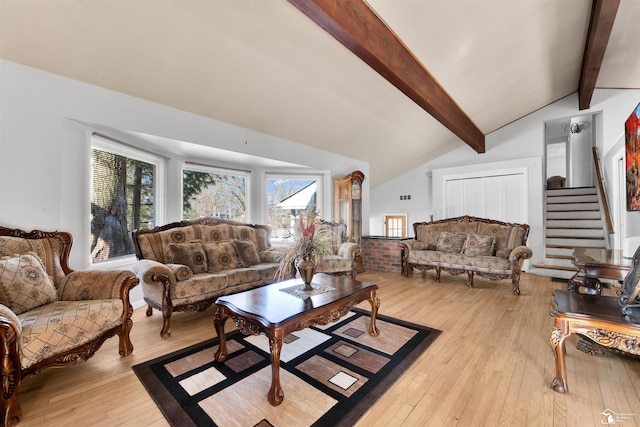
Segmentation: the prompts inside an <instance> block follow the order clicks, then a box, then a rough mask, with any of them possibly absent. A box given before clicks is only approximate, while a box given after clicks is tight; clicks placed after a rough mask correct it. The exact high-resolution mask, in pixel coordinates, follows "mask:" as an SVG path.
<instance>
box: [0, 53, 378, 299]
mask: <svg viewBox="0 0 640 427" xmlns="http://www.w3.org/2000/svg"><path fill="white" fill-rule="evenodd" d="M0 93H1V95H2V96H1V98H0V120H1V126H0V224H2V225H3V226H6V227H12V228H22V229H26V230H31V229H33V228H39V229H42V230H47V231H49V230H64V231H69V232H70V233H71V234H72V235H73V237H74V245H73V248H72V252H71V259H70V264H71V267H72V268H74V269H86V268H89V261H88V255H89V251H90V247H89V226H88V225H89V179H88V178H89V158H90V157H89V150H90V146H89V138H88V136H89V134H90V132H89V131H90V126H86V124H91V123H94V124H99V126H96V129H104V128H109V129H121V130H126V131H134V132H141V133H145V134H149V135H155V136H160V137H163V138H170V139H174V140H178V141H187V142H191V143H196V144H201V145H204V146H211V147H217V148H221V149H225V150H230V151H236V152H240V153H246V154H251V155H255V156H260V157H267V158H271V159H276V160H280V161H285V162H290V163H295V164H304V165H305V166H307V167H308V168H309V170H315V171H324V170H326V171H329V174H330V177H329V178H328V179H327V180H326V181H327V184H328V185H327V187H328V188H325V191H324V193H325V198H326V200H325V206H329V207H330V206H331V205H332V195H333V188H332V182H331V180H330V178H335V177H341V176H343V175H346V174H347V173H350V172H352V171H354V170H361V171H362V172H363V173H364V174H365V177H366V176H367V175H368V174H369V165H368V163H366V162H362V161H359V160H357V159H351V158H347V157H343V156H338V155H335V154H332V153H328V152H325V151H322V150H318V149H314V148H311V147H307V146H304V145H301V144H297V143H295V142H291V141H287V140H284V139H281V138H276V137H273V136H269V135H265V134H261V133H258V132H254V131H251V130H248V129H244V128H240V127H238V126H233V125H229V124H226V123H223V122H219V121H216V120H211V119H208V118H205V117H202V116H198V115H195V114H191V113H187V112H184V111H180V110H176V109H173V108H169V107H166V106H163V105H159V104H155V103H152V102H148V101H144V100H142V99H138V98H134V97H131V96H128V95H124V94H121V93H117V92H113V91H109V90H106V89H103V88H100V87H97V86H92V85H88V84H85V83H81V82H79V81H75V80H71V79H67V78H64V77H60V76H57V75H54V74H51V73H46V72H43V71H40V70H36V69H33V68H29V67H25V66H22V65H19V64H16V63H13V62H9V61H4V60H2V61H0ZM79 123H82V124H84V125H81V124H79ZM183 160H184V159H172V160H171V161H170V162H169V166H168V170H169V172H174V173H176V174H177V176H179V172H180V165H181V164H182V161H183ZM214 165H215V166H218V164H215V163H214ZM240 166H241V165H240ZM245 168H246V167H245ZM267 171H268V170H265V169H256V170H254V171H252V185H253V186H254V187H253V188H254V189H256V190H258V191H259V190H260V188H261V184H260V180H261V179H262V175H263V174H264V173H265V172H267ZM167 198H168V201H169V205H170V206H169V210H168V212H167V216H166V218H165V219H166V221H167V222H169V221H175V220H179V219H181V218H180V212H181V206H182V201H181V194H180V187H179V183H178V181H174V182H170V183H169V185H168V187H167ZM369 200H370V192H369V184H368V181H367V180H366V178H365V182H364V184H363V229H364V233H365V234H368V232H369V230H368V224H369V220H368V215H369ZM251 210H252V215H251V218H252V220H253V221H254V222H259V221H260V220H261V206H260V201H259V199H257V201H256V200H254V201H253V203H252V207H251ZM329 212H331V216H332V211H331V209H329ZM135 290H138V291H139V289H135ZM132 299H133V296H132Z"/></svg>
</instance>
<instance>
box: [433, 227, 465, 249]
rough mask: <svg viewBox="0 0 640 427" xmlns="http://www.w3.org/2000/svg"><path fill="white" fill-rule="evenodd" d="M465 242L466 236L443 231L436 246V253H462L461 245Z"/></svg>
mask: <svg viewBox="0 0 640 427" xmlns="http://www.w3.org/2000/svg"><path fill="white" fill-rule="evenodd" d="M465 240H467V235H466V234H459V233H450V232H448V231H443V232H442V233H441V234H440V238H439V239H438V243H437V244H436V251H438V252H447V253H458V254H459V253H460V252H461V251H462V245H464V242H465Z"/></svg>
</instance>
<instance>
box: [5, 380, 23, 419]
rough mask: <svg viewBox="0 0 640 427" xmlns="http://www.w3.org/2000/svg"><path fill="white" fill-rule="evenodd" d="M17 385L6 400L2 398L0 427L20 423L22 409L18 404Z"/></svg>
mask: <svg viewBox="0 0 640 427" xmlns="http://www.w3.org/2000/svg"><path fill="white" fill-rule="evenodd" d="M18 385H19V384H16V386H15V388H14V390H13V393H12V394H11V395H10V396H9V398H8V399H5V398H4V397H3V398H2V403H1V405H2V408H1V410H2V414H1V415H0V416H1V417H2V419H1V420H0V421H1V422H0V425H2V426H3V427H7V426H15V425H16V424H18V423H19V422H20V418H22V409H21V408H20V403H19V402H18Z"/></svg>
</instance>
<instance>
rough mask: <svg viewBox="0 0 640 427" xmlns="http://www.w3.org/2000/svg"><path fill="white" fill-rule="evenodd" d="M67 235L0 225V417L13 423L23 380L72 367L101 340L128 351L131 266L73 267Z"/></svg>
mask: <svg viewBox="0 0 640 427" xmlns="http://www.w3.org/2000/svg"><path fill="white" fill-rule="evenodd" d="M72 242H73V240H72V237H71V235H70V234H69V233H64V232H44V231H39V230H34V231H31V232H26V231H22V230H18V229H10V228H5V227H0V375H1V384H0V392H1V393H2V399H1V400H0V411H1V413H0V422H1V424H2V425H4V426H7V425H14V424H15V423H17V422H18V421H19V420H20V417H21V416H22V410H21V408H20V404H19V402H18V392H19V386H20V382H21V380H22V379H23V378H26V377H28V376H30V375H35V374H37V373H39V372H40V371H42V370H43V369H45V368H48V367H53V366H64V365H74V364H79V363H81V362H84V361H86V360H87V359H89V358H90V357H92V356H93V355H94V353H95V352H96V350H98V349H99V348H100V346H102V344H103V343H104V341H105V340H106V339H107V338H109V337H112V336H114V335H116V334H117V335H118V336H119V338H120V346H119V351H120V355H121V356H128V355H129V354H131V352H132V351H133V345H132V344H131V340H130V338H129V333H130V331H131V326H132V321H131V314H132V313H133V309H132V307H131V304H130V302H129V291H130V290H131V288H133V287H134V286H136V285H137V284H138V279H137V278H136V276H135V274H134V273H133V272H132V271H115V270H110V271H73V270H72V269H71V268H69V265H68V262H69V252H70V250H71V244H72Z"/></svg>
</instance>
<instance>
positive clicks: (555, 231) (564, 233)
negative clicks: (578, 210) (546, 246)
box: [547, 227, 604, 239]
mask: <svg viewBox="0 0 640 427" xmlns="http://www.w3.org/2000/svg"><path fill="white" fill-rule="evenodd" d="M551 237H570V238H572V239H584V238H589V239H600V238H604V232H603V231H602V229H601V228H595V229H594V228H549V227H547V238H551Z"/></svg>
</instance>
